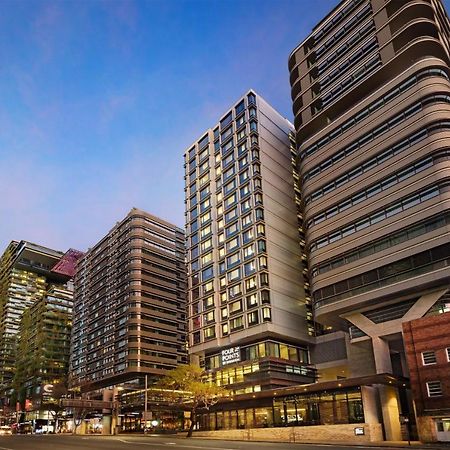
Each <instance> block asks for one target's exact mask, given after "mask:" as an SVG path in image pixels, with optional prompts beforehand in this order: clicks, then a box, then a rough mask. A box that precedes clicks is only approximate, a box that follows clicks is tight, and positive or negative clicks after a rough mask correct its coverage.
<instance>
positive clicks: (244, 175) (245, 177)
mask: <svg viewBox="0 0 450 450" xmlns="http://www.w3.org/2000/svg"><path fill="white" fill-rule="evenodd" d="M249 178H250V171H249V170H248V169H246V170H244V171H243V172H242V173H241V174H240V175H239V183H240V184H244V183H245V182H246V181H247V180H248V179H249Z"/></svg>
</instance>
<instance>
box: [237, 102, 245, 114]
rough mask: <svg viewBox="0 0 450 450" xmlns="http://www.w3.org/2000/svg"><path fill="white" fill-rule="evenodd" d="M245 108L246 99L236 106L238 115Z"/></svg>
mask: <svg viewBox="0 0 450 450" xmlns="http://www.w3.org/2000/svg"><path fill="white" fill-rule="evenodd" d="M244 109H245V103H244V100H242V102H241V103H239V105H237V106H236V109H235V111H236V115H238V114H240V113H241V112H242V111H244Z"/></svg>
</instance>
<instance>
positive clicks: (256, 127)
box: [250, 120, 258, 131]
mask: <svg viewBox="0 0 450 450" xmlns="http://www.w3.org/2000/svg"><path fill="white" fill-rule="evenodd" d="M250 131H258V126H257V125H256V122H254V121H253V120H252V121H250Z"/></svg>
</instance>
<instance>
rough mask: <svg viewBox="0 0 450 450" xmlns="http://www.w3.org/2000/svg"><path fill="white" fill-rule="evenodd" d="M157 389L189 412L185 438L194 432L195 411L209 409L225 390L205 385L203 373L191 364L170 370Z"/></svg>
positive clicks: (222, 395) (223, 394)
mask: <svg viewBox="0 0 450 450" xmlns="http://www.w3.org/2000/svg"><path fill="white" fill-rule="evenodd" d="M158 387H159V388H160V389H162V390H163V392H164V393H163V396H164V397H165V398H167V399H168V400H169V401H172V402H174V403H177V404H179V405H180V406H184V407H187V408H189V410H190V411H191V425H190V427H189V431H188V434H187V437H191V436H192V432H193V431H194V426H195V422H196V417H197V410H198V409H199V408H206V409H209V408H210V407H211V406H213V405H215V404H216V403H217V402H218V401H219V399H220V398H222V397H225V395H226V390H225V389H223V388H222V387H220V386H216V385H213V384H207V383H206V382H205V372H204V371H203V370H202V369H201V368H200V367H198V366H196V365H193V364H189V365H182V366H178V367H177V368H175V369H173V370H171V371H170V372H168V373H167V374H166V375H165V376H164V377H163V378H162V379H161V380H160V381H159V383H158Z"/></svg>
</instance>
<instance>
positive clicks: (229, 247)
mask: <svg viewBox="0 0 450 450" xmlns="http://www.w3.org/2000/svg"><path fill="white" fill-rule="evenodd" d="M237 247H239V236H236V237H235V238H233V239H231V240H230V241H228V242H227V252H231V251H233V250H234V249H235V248H237Z"/></svg>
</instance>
